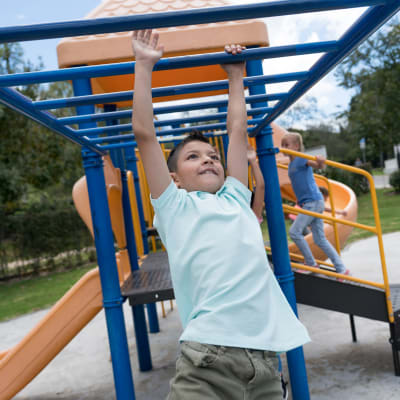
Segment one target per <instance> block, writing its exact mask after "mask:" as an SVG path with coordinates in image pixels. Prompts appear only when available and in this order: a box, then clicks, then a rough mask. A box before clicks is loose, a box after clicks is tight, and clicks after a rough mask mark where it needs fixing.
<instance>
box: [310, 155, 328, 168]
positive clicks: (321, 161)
mask: <svg viewBox="0 0 400 400" xmlns="http://www.w3.org/2000/svg"><path fill="white" fill-rule="evenodd" d="M315 158H316V160H315V161H313V160H308V161H307V165H309V166H310V167H312V168H316V169H322V168H324V167H325V161H326V158H325V157H322V156H315Z"/></svg>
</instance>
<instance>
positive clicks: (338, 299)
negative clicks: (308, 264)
mask: <svg viewBox="0 0 400 400" xmlns="http://www.w3.org/2000/svg"><path fill="white" fill-rule="evenodd" d="M295 288H296V298H297V302H298V303H302V304H307V305H310V306H314V307H319V308H324V309H327V310H332V311H339V312H343V313H345V314H352V315H356V316H359V317H364V318H370V319H374V320H378V321H384V322H389V319H388V313H387V306H386V297H385V292H384V291H383V290H382V289H378V288H373V287H370V286H364V285H361V284H358V283H353V282H350V281H344V282H338V281H337V280H336V279H330V278H329V277H325V276H322V275H313V274H311V275H304V274H299V273H295ZM399 290H400V288H399Z"/></svg>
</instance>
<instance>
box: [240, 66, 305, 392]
mask: <svg viewBox="0 0 400 400" xmlns="http://www.w3.org/2000/svg"><path fill="white" fill-rule="evenodd" d="M260 73H261V74H262V63H261V61H249V62H248V63H247V75H248V76H250V75H259V74H260ZM249 90H250V93H251V94H260V93H265V87H264V86H257V87H255V86H253V87H250V88H249ZM257 106H258V107H260V106H265V107H266V106H267V104H264V105H260V104H258V105H257ZM256 143H257V151H258V158H259V163H260V168H261V171H262V172H263V175H264V179H265V183H266V185H265V186H266V188H267V189H266V191H265V210H266V213H267V222H268V230H269V236H270V240H271V249H272V260H273V264H274V272H275V275H276V277H277V279H278V282H279V284H280V286H281V288H282V291H283V293H284V294H285V296H286V298H287V300H288V302H289V304H290V305H291V307H292V309H293V311H294V312H295V314H296V315H297V305H296V294H295V288H294V276H293V272H292V269H291V267H290V260H289V249H288V244H287V238H286V229H285V222H284V217H283V209H282V198H281V192H280V187H279V180H278V171H277V166H276V160H275V153H276V152H275V149H274V144H273V140H272V128H271V127H270V126H268V127H266V128H265V129H263V130H262V131H261V132H260V133H259V134H258V135H257V136H256ZM287 360H288V368H289V375H290V382H291V388H292V393H293V400H308V399H309V398H310V394H309V389H308V382H307V371H306V367H305V361H304V354H303V348H302V347H298V348H296V349H294V350H291V351H289V352H288V353H287Z"/></svg>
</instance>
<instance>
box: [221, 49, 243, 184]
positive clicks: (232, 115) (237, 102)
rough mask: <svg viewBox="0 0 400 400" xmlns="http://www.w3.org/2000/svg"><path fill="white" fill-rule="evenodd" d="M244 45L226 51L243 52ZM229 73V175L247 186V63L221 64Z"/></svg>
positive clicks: (232, 52)
mask: <svg viewBox="0 0 400 400" xmlns="http://www.w3.org/2000/svg"><path fill="white" fill-rule="evenodd" d="M243 49H244V47H242V46H240V45H227V46H225V51H226V52H228V53H231V54H237V53H241V52H242V50H243ZM221 66H222V68H223V69H224V70H225V72H226V73H227V74H228V79H229V100H228V116H227V124H226V125H227V130H228V135H229V146H228V156H227V170H228V175H230V176H233V177H234V178H236V179H238V180H239V181H240V182H242V183H243V185H245V186H247V183H248V174H247V153H246V149H247V113H246V102H245V99H244V86H243V75H244V68H245V64H244V63H243V62H239V63H234V64H223V65H221Z"/></svg>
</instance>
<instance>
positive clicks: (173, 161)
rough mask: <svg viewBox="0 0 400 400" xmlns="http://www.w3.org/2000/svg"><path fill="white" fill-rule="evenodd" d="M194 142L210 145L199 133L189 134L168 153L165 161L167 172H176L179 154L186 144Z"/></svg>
mask: <svg viewBox="0 0 400 400" xmlns="http://www.w3.org/2000/svg"><path fill="white" fill-rule="evenodd" d="M194 141H198V142H204V143H208V144H210V141H209V140H208V138H207V137H206V136H204V135H203V134H202V133H201V132H200V131H193V132H190V133H189V135H188V136H187V137H185V139H183V140H182V142H180V143H178V144H177V145H176V146H175V147H174V148H173V149H172V150H171V152H170V153H169V157H168V160H167V165H168V169H169V172H176V170H177V163H178V156H179V153H180V152H181V150H182V149H183V147H184V146H185V145H186V144H188V143H190V142H194Z"/></svg>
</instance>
